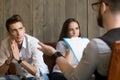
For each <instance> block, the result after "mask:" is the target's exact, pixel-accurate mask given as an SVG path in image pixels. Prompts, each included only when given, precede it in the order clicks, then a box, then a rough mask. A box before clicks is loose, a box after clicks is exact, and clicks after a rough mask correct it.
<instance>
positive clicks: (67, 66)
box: [38, 42, 73, 75]
mask: <svg viewBox="0 0 120 80" xmlns="http://www.w3.org/2000/svg"><path fill="white" fill-rule="evenodd" d="M39 45H40V46H41V48H38V49H39V50H41V51H43V52H44V53H48V54H47V55H49V56H53V55H54V54H55V53H56V52H57V51H56V50H55V49H54V48H53V47H51V46H47V45H45V44H43V43H41V42H40V43H39ZM55 61H56V63H57V64H58V66H59V68H60V70H61V71H62V72H63V74H64V75H65V73H67V72H69V71H70V70H72V69H73V67H72V66H71V65H70V64H69V63H68V62H67V61H66V60H65V58H64V57H63V56H61V57H58V58H56V60H55ZM63 65H64V66H63Z"/></svg>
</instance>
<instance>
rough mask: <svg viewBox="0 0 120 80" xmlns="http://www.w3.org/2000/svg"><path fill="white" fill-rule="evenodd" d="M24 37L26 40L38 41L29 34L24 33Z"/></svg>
mask: <svg viewBox="0 0 120 80" xmlns="http://www.w3.org/2000/svg"><path fill="white" fill-rule="evenodd" d="M25 37H26V38H27V40H28V41H32V42H39V40H38V39H37V38H36V37H34V36H31V35H28V34H25Z"/></svg>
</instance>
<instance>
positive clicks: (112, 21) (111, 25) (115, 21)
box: [106, 13, 120, 30]
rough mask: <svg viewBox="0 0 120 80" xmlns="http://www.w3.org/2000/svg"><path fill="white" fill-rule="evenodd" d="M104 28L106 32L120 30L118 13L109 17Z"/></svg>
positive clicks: (119, 14)
mask: <svg viewBox="0 0 120 80" xmlns="http://www.w3.org/2000/svg"><path fill="white" fill-rule="evenodd" d="M106 26H107V29H108V30H111V29H115V28H120V13H118V14H115V15H113V16H111V17H110V18H109V20H108V23H107V25H106Z"/></svg>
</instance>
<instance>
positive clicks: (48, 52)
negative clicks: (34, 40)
mask: <svg viewBox="0 0 120 80" xmlns="http://www.w3.org/2000/svg"><path fill="white" fill-rule="evenodd" d="M38 44H39V45H40V46H41V47H39V48H38V49H39V50H41V51H43V53H45V54H46V55H49V56H51V55H53V54H54V53H55V52H56V50H55V49H54V48H53V47H51V46H48V45H45V44H43V43H42V42H39V43H38Z"/></svg>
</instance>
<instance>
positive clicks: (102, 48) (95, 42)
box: [88, 38, 110, 53]
mask: <svg viewBox="0 0 120 80" xmlns="http://www.w3.org/2000/svg"><path fill="white" fill-rule="evenodd" d="M88 45H89V48H92V49H94V50H96V51H97V52H98V53H105V52H108V51H110V48H109V46H108V45H107V44H106V43H105V42H104V41H103V40H101V39H99V38H94V39H92V40H91V41H90V42H89V44H88ZM92 49H91V50H92Z"/></svg>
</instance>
